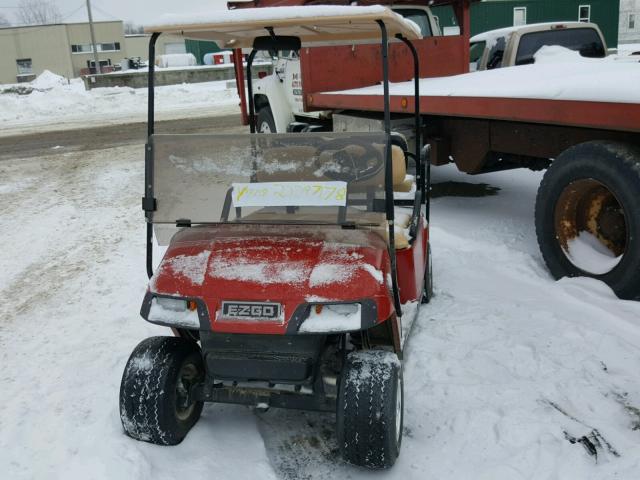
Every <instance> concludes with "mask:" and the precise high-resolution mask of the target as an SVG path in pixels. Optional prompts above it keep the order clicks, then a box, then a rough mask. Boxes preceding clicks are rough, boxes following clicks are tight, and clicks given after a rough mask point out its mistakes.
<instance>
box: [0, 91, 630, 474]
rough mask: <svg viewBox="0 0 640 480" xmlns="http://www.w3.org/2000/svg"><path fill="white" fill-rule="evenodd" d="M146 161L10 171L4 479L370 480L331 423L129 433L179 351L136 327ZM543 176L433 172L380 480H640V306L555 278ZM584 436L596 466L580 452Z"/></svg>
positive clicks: (5, 171) (113, 159) (277, 420)
mask: <svg viewBox="0 0 640 480" xmlns="http://www.w3.org/2000/svg"><path fill="white" fill-rule="evenodd" d="M126 95H131V96H133V95H138V93H137V92H136V93H129V94H125V95H124V97H125V98H126ZM142 153H143V151H142V145H140V146H134V147H131V146H127V147H117V148H112V149H109V150H102V151H94V152H87V151H83V152H65V151H64V149H60V150H56V151H55V152H54V153H52V154H51V155H49V156H46V157H42V158H26V159H11V160H4V161H0V245H2V248H1V249H0V265H2V268H1V269H0V294H1V298H2V302H1V303H0V364H1V365H2V369H0V392H2V401H1V402H0V468H1V471H2V474H0V476H1V477H2V478H7V479H12V480H14V479H16V480H18V479H33V478H36V479H45V478H46V479H56V478H64V479H87V478H91V479H109V480H111V479H116V478H117V479H152V478H153V479H154V480H161V479H174V478H187V477H189V478H216V479H251V480H255V479H261V480H262V479H278V478H286V479H298V478H305V479H325V478H335V479H342V478H351V479H359V478H363V479H364V478H371V476H372V475H373V474H372V473H370V472H367V471H363V470H359V469H356V468H353V467H350V466H348V465H345V464H344V463H343V462H342V461H341V460H340V459H339V455H338V453H337V446H336V444H335V440H334V433H333V430H334V424H335V422H334V419H333V417H332V416H331V415H324V414H313V413H304V412H296V411H278V410H271V411H269V412H267V413H264V414H258V413H254V412H253V411H252V410H250V409H248V408H245V407H241V406H223V405H207V406H205V409H204V413H203V417H202V419H201V420H200V422H199V423H198V424H197V425H196V426H195V428H194V429H193V430H192V431H191V433H190V434H189V435H188V437H187V438H186V440H185V441H184V442H183V443H182V444H181V445H179V446H176V447H159V446H154V445H150V444H146V443H141V442H136V441H134V440H131V439H130V438H128V437H126V436H125V435H124V434H123V432H122V427H121V425H120V419H119V415H118V389H119V384H120V378H121V374H122V370H123V368H124V365H125V362H126V360H127V358H128V356H129V354H130V353H131V351H132V349H133V348H134V346H135V345H136V344H137V343H138V342H139V341H140V340H142V339H143V338H145V337H146V336H149V335H163V334H167V333H168V330H167V329H164V328H161V327H156V326H152V325H150V324H147V323H146V322H144V321H143V320H142V319H141V318H140V317H139V314H138V312H139V309H140V304H141V301H142V297H143V294H144V291H145V288H146V275H145V267H144V221H143V215H142V212H141V210H140V197H141V195H142V182H143V162H142V158H143V155H142ZM43 172H46V173H45V174H43ZM540 177H541V175H540V174H539V173H531V172H528V171H509V172H503V173H495V174H487V175H482V176H478V177H469V176H464V175H462V174H460V173H458V172H456V171H455V169H454V168H452V167H443V168H438V169H435V172H434V181H435V182H436V184H437V185H436V192H440V193H441V192H442V191H443V190H446V191H447V192H448V196H441V197H438V198H436V199H435V200H434V206H433V217H432V225H433V226H432V230H431V232H432V233H431V234H432V245H433V253H434V268H435V292H436V296H435V298H434V299H433V301H432V303H431V304H430V305H428V306H426V307H425V308H423V309H422V310H421V311H420V314H419V318H418V319H417V321H416V322H415V323H414V329H413V332H412V335H411V337H410V339H409V341H408V347H407V348H408V350H407V354H406V366H405V368H406V370H405V383H406V385H405V388H406V400H407V402H406V403H407V405H406V416H405V436H404V441H403V449H402V453H401V455H400V458H399V460H398V463H397V464H396V466H395V467H394V468H393V469H392V470H390V471H387V472H383V473H378V474H375V475H374V476H375V477H376V478H385V479H402V480H409V479H416V480H417V479H420V480H422V479H425V478H433V479H456V480H458V479H471V478H473V479H476V480H479V479H487V480H501V479H505V480H516V479H525V478H526V479H545V480H547V479H563V480H564V479H576V480H586V479H593V480H604V479H614V478H615V479H619V480H636V479H637V478H638V472H640V374H639V373H638V372H640V303H636V302H628V301H621V300H618V299H616V298H615V297H614V295H613V294H612V293H611V291H610V290H609V289H608V288H607V287H606V286H605V285H603V284H602V283H599V282H597V281H594V280H586V279H570V280H569V279H567V280H562V281H559V282H555V281H553V280H552V279H551V278H550V276H549V274H548V272H547V270H546V269H545V267H544V265H543V261H542V258H541V256H540V253H539V251H538V248H537V245H536V240H535V234H534V226H533V205H534V197H535V192H536V189H537V185H538V182H539V180H540ZM481 182H484V183H486V184H487V185H470V184H479V183H481ZM495 188H499V189H500V190H499V191H498V192H497V194H496V195H488V196H479V197H470V196H468V195H483V194H485V193H495ZM583 436H591V439H592V440H591V441H592V442H593V443H595V442H596V441H599V442H600V445H601V446H600V447H598V449H597V452H598V456H597V458H596V457H594V456H591V455H589V454H588V453H587V451H586V449H585V448H584V446H583V443H581V442H577V443H571V442H570V441H569V439H573V438H575V439H580V438H582V437H583Z"/></svg>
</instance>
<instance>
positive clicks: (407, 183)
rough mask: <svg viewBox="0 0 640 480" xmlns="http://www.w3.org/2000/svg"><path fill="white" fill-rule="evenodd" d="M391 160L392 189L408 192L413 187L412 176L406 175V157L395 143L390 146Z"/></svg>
mask: <svg viewBox="0 0 640 480" xmlns="http://www.w3.org/2000/svg"><path fill="white" fill-rule="evenodd" d="M391 160H392V162H393V191H394V192H403V193H406V192H410V191H411V189H412V188H413V184H414V180H413V177H407V159H406V157H405V155H404V152H403V151H402V148H400V147H399V146H397V145H392V146H391Z"/></svg>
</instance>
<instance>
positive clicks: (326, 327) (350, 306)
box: [298, 303, 362, 333]
mask: <svg viewBox="0 0 640 480" xmlns="http://www.w3.org/2000/svg"><path fill="white" fill-rule="evenodd" d="M361 328H362V308H361V306H360V304H359V303H340V304H329V305H322V304H316V305H311V308H310V311H309V316H308V317H307V319H306V320H305V321H304V322H302V325H300V328H299V329H298V331H299V332H302V333H337V332H350V331H355V330H360V329H361Z"/></svg>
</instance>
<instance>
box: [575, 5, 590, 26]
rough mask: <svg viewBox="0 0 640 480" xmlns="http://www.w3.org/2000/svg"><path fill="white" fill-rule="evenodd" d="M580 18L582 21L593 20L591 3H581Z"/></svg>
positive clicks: (579, 8)
mask: <svg viewBox="0 0 640 480" xmlns="http://www.w3.org/2000/svg"><path fill="white" fill-rule="evenodd" d="M578 20H579V21H581V22H590V21H591V5H580V6H579V7H578Z"/></svg>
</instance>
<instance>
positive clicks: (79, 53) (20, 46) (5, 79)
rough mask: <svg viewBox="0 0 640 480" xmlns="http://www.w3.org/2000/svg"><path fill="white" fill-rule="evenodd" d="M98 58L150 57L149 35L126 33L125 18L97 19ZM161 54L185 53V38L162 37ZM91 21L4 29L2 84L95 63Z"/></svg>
mask: <svg viewBox="0 0 640 480" xmlns="http://www.w3.org/2000/svg"><path fill="white" fill-rule="evenodd" d="M94 28H95V35H96V44H97V50H98V58H99V61H100V64H101V65H102V66H105V65H107V66H108V65H111V66H115V65H118V64H120V62H121V61H122V60H123V59H125V58H131V57H140V58H141V59H143V60H147V56H148V55H147V51H148V43H149V37H148V35H131V36H129V35H127V36H125V35H124V26H123V23H122V21H119V20H118V21H109V22H94ZM156 51H157V53H158V54H163V53H183V52H184V51H185V50H184V40H183V39H182V38H181V37H171V36H161V37H160V38H159V39H158V44H157V49H156ZM93 64H94V55H93V49H92V46H91V34H90V31H89V24H88V23H68V24H60V25H34V26H28V27H6V28H0V84H2V83H16V82H20V81H29V80H32V79H33V78H34V77H35V76H37V75H39V74H40V73H42V72H43V71H44V70H50V71H52V72H54V73H56V74H58V75H62V76H64V77H67V78H74V77H78V76H80V75H82V74H84V73H87V69H89V68H90V67H93V66H94V65H93Z"/></svg>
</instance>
